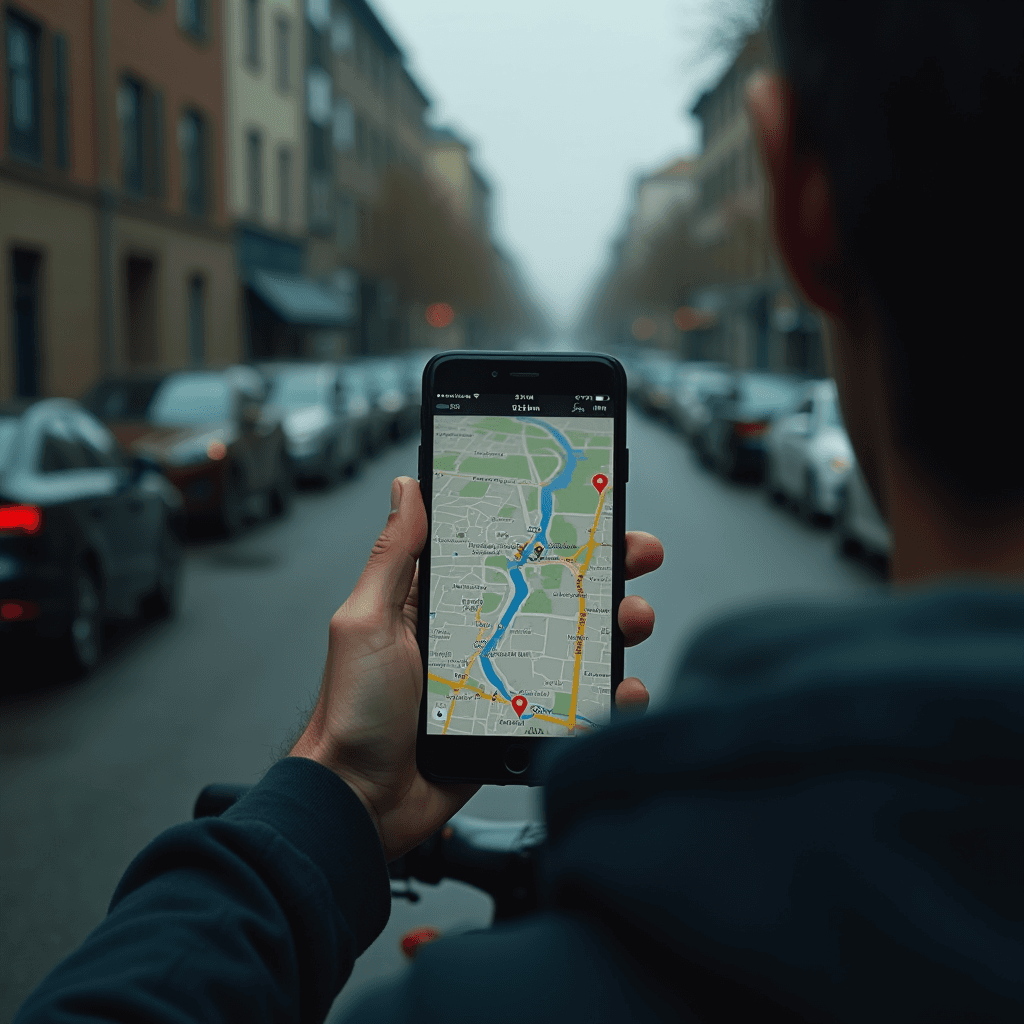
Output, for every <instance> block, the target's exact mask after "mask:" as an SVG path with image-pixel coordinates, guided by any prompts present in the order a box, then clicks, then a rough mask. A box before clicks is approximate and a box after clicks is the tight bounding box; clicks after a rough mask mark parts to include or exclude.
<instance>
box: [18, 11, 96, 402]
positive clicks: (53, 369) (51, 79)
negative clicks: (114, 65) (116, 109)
mask: <svg viewBox="0 0 1024 1024" xmlns="http://www.w3.org/2000/svg"><path fill="white" fill-rule="evenodd" d="M3 33H4V45H3V47H2V48H0V61H2V63H3V68H2V73H0V97H2V105H3V113H4V116H3V118H2V120H0V249H2V258H3V273H2V274H0V306H2V310H3V311H2V314H0V398H7V397H11V396H15V395H20V396H26V397H27V396H35V395H42V394H45V395H73V394H76V393H77V392H78V390H79V388H80V385H81V381H82V378H84V377H92V376H94V375H95V374H96V373H97V372H98V370H99V368H100V366H101V365H102V352H101V343H100V336H99V302H100V292H99V286H100V275H99V272H98V267H97V254H98V238H99V234H98V210H99V206H98V188H97V184H98V181H97V151H96V140H95V134H94V131H93V125H94V123H95V92H94V84H93V81H94V80H93V75H94V66H95V55H94V40H93V35H92V18H91V16H90V12H89V9H88V6H87V5H85V4H61V3H59V2H57V0H26V2H25V3H10V4H6V5H5V6H4V9H3Z"/></svg>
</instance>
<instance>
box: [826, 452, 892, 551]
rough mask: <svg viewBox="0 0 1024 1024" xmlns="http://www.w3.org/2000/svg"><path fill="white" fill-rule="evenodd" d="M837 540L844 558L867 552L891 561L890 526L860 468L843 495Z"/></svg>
mask: <svg viewBox="0 0 1024 1024" xmlns="http://www.w3.org/2000/svg"><path fill="white" fill-rule="evenodd" d="M836 540H837V543H838V546H839V551H840V553H841V554H844V555H854V554H857V553H859V552H863V553H865V554H867V555H869V556H874V557H876V558H888V557H889V554H890V552H891V551H892V534H891V532H890V531H889V525H888V524H887V523H886V521H885V520H884V519H883V518H882V515H881V513H880V512H879V511H878V506H877V505H876V504H875V501H874V499H873V498H872V497H871V492H870V491H869V490H868V485H867V483H865V481H864V476H863V474H862V473H861V471H860V469H859V467H854V470H853V472H852V473H851V474H850V477H849V479H848V480H847V482H846V486H845V487H844V488H843V490H842V492H841V494H840V501H839V509H838V512H837V514H836Z"/></svg>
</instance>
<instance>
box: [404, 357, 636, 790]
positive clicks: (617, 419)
mask: <svg viewBox="0 0 1024 1024" xmlns="http://www.w3.org/2000/svg"><path fill="white" fill-rule="evenodd" d="M584 367H586V369H584ZM439 371H440V372H439ZM524 372H525V373H531V374H537V376H532V377H529V378H513V377H511V376H510V374H512V373H524ZM494 374H497V376H493V375H494ZM566 374H571V379H572V380H573V381H574V383H573V386H572V391H580V392H586V393H607V394H610V395H611V396H612V399H613V421H614V423H613V449H612V452H613V454H612V460H613V463H612V464H613V467H614V469H613V475H614V477H615V490H616V496H615V501H614V504H613V511H612V545H613V548H612V655H611V670H610V671H611V685H610V687H609V690H610V693H609V701H610V702H611V714H612V716H613V717H614V709H615V704H614V699H615V691H616V689H617V688H618V686H619V683H621V682H622V677H623V671H624V654H625V645H624V643H623V638H622V632H621V630H620V629H619V624H618V608H619V604H620V603H621V601H622V599H623V597H624V595H625V582H626V580H625V550H626V541H625V532H626V531H625V522H626V485H627V480H628V454H627V450H626V400H627V391H626V374H625V371H624V370H623V368H622V364H621V363H619V361H618V360H617V359H615V358H614V357H613V356H609V355H606V354H604V353H600V352H579V353H564V352H559V353H543V354H542V353H528V354H527V353H523V354H521V355H520V354H515V353H509V352H472V353H467V352H465V351H460V352H446V353H441V354H439V355H436V356H434V357H433V358H432V359H431V360H430V361H429V362H428V363H427V365H426V367H425V368H424V370H423V394H422V402H421V406H420V429H421V444H420V456H419V467H418V468H419V479H420V490H421V493H422V495H423V503H424V506H425V507H426V510H427V522H428V533H427V536H428V538H429V537H431V536H432V535H433V534H432V532H431V527H430V523H431V495H432V480H433V415H434V411H433V406H434V396H435V395H436V394H437V393H439V392H441V393H450V392H459V391H463V392H465V393H473V392H480V393H482V394H486V393H491V394H509V393H514V392H516V391H520V390H524V389H525V388H527V387H529V388H530V389H531V390H532V391H533V390H535V393H537V394H556V395H562V394H569V393H570V392H569V391H568V390H567V389H566V387H565V381H566V380H568V379H570V377H569V376H566ZM513 381H514V382H515V386H514V387H511V384H512V382H513ZM419 572H420V580H421V581H422V583H421V590H420V595H421V599H420V602H419V608H418V622H417V636H418V640H419V647H420V659H421V663H422V665H423V679H424V686H423V694H422V697H421V700H420V713H419V722H418V726H417V742H416V760H417V765H418V767H419V770H420V772H421V773H422V774H423V775H424V777H425V778H428V779H430V780H431V781H435V782H478V783H485V784H491V785H525V786H536V785H540V783H541V781H542V780H541V771H542V762H543V761H544V759H545V755H550V754H551V753H553V752H555V751H556V750H557V749H560V748H559V747H558V745H559V744H563V743H568V742H570V740H569V738H560V737H536V736H534V737H523V738H521V739H520V738H516V737H485V736H430V735H428V734H427V731H426V725H427V704H428V696H427V687H426V672H427V651H428V643H429V635H430V632H429V623H430V620H429V612H430V608H429V604H430V602H429V592H430V588H429V583H428V581H429V578H430V542H429V539H428V541H427V543H426V544H425V545H424V549H423V553H422V554H421V555H420V560H419ZM552 745H554V748H553V747H552ZM517 756H520V757H523V758H524V759H525V762H526V768H525V770H523V771H521V772H515V771H512V770H511V769H510V768H508V767H507V764H508V763H509V760H510V758H512V759H514V758H515V757H517ZM467 766H470V769H471V770H469V771H467Z"/></svg>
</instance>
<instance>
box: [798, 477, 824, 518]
mask: <svg viewBox="0 0 1024 1024" xmlns="http://www.w3.org/2000/svg"><path fill="white" fill-rule="evenodd" d="M800 514H801V516H802V517H803V518H804V519H805V520H807V522H808V523H810V524H811V526H821V525H822V523H823V522H824V520H825V517H824V516H823V515H822V514H821V509H820V507H819V504H818V479H817V477H815V475H814V474H813V473H811V472H808V473H807V475H806V477H805V478H804V493H803V496H802V497H801V499H800Z"/></svg>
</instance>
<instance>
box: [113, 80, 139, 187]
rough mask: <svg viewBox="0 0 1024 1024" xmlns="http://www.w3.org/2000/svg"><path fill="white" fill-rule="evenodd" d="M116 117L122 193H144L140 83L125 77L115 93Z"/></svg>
mask: <svg viewBox="0 0 1024 1024" xmlns="http://www.w3.org/2000/svg"><path fill="white" fill-rule="evenodd" d="M117 117H118V121H119V122H120V124H121V174H122V178H123V181H124V188H125V191H126V192H131V193H132V194H133V195H137V196H141V195H143V194H144V193H145V186H146V179H145V168H146V161H145V153H144V152H143V127H142V84H141V83H140V82H137V81H135V79H133V78H125V79H123V80H122V82H121V88H120V89H119V90H118V92H117Z"/></svg>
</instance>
